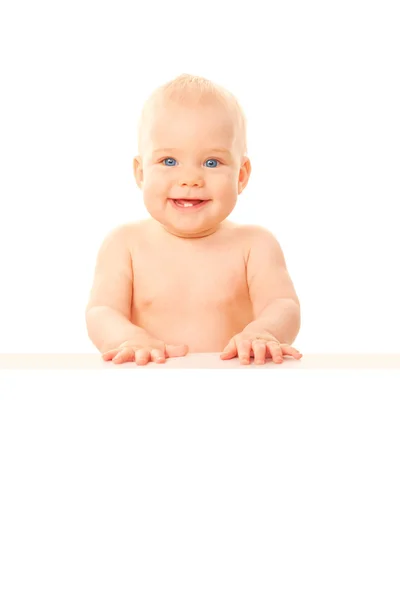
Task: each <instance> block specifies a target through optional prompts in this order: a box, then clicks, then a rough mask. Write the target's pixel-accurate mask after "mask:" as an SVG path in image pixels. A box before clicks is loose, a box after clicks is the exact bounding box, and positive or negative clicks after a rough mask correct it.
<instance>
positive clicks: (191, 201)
mask: <svg viewBox="0 0 400 600" xmlns="http://www.w3.org/2000/svg"><path fill="white" fill-rule="evenodd" d="M170 200H172V202H173V203H174V204H175V205H176V206H181V207H182V208H189V207H191V206H197V205H198V204H201V203H203V202H208V200H201V199H200V198H170Z"/></svg>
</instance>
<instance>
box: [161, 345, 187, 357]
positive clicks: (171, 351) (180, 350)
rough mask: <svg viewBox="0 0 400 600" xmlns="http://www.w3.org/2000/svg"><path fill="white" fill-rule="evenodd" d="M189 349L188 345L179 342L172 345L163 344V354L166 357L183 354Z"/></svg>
mask: <svg viewBox="0 0 400 600" xmlns="http://www.w3.org/2000/svg"><path fill="white" fill-rule="evenodd" d="M188 351H189V346H188V345H187V344H180V345H179V346H174V345H172V344H166V345H165V356H166V357H167V358H173V357H176V356H185V355H186V354H187V353H188Z"/></svg>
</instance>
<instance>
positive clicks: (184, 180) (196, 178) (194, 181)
mask: <svg viewBox="0 0 400 600" xmlns="http://www.w3.org/2000/svg"><path fill="white" fill-rule="evenodd" d="M179 185H189V186H191V187H193V186H194V185H196V186H197V187H203V186H204V181H203V177H201V176H200V175H198V174H197V175H195V174H193V173H192V174H190V173H188V174H186V175H182V176H181V177H180V179H179Z"/></svg>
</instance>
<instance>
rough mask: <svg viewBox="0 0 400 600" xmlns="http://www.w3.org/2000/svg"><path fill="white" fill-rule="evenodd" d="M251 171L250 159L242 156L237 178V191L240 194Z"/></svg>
mask: <svg viewBox="0 0 400 600" xmlns="http://www.w3.org/2000/svg"><path fill="white" fill-rule="evenodd" d="M250 173H251V162H250V159H249V158H247V156H246V157H244V158H243V162H242V166H241V167H240V171H239V179H238V193H239V194H241V193H242V192H243V190H244V188H245V187H246V185H247V182H248V181H249V177H250Z"/></svg>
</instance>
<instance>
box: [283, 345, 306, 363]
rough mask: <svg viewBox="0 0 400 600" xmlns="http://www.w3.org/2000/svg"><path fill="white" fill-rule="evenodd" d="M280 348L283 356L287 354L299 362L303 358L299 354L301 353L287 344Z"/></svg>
mask: <svg viewBox="0 0 400 600" xmlns="http://www.w3.org/2000/svg"><path fill="white" fill-rule="evenodd" d="M281 347H282V352H283V354H288V355H290V356H293V357H294V358H297V360H299V359H300V358H301V357H302V356H303V355H302V354H301V352H299V351H298V350H296V348H293V347H292V346H289V345H288V344H281Z"/></svg>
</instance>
